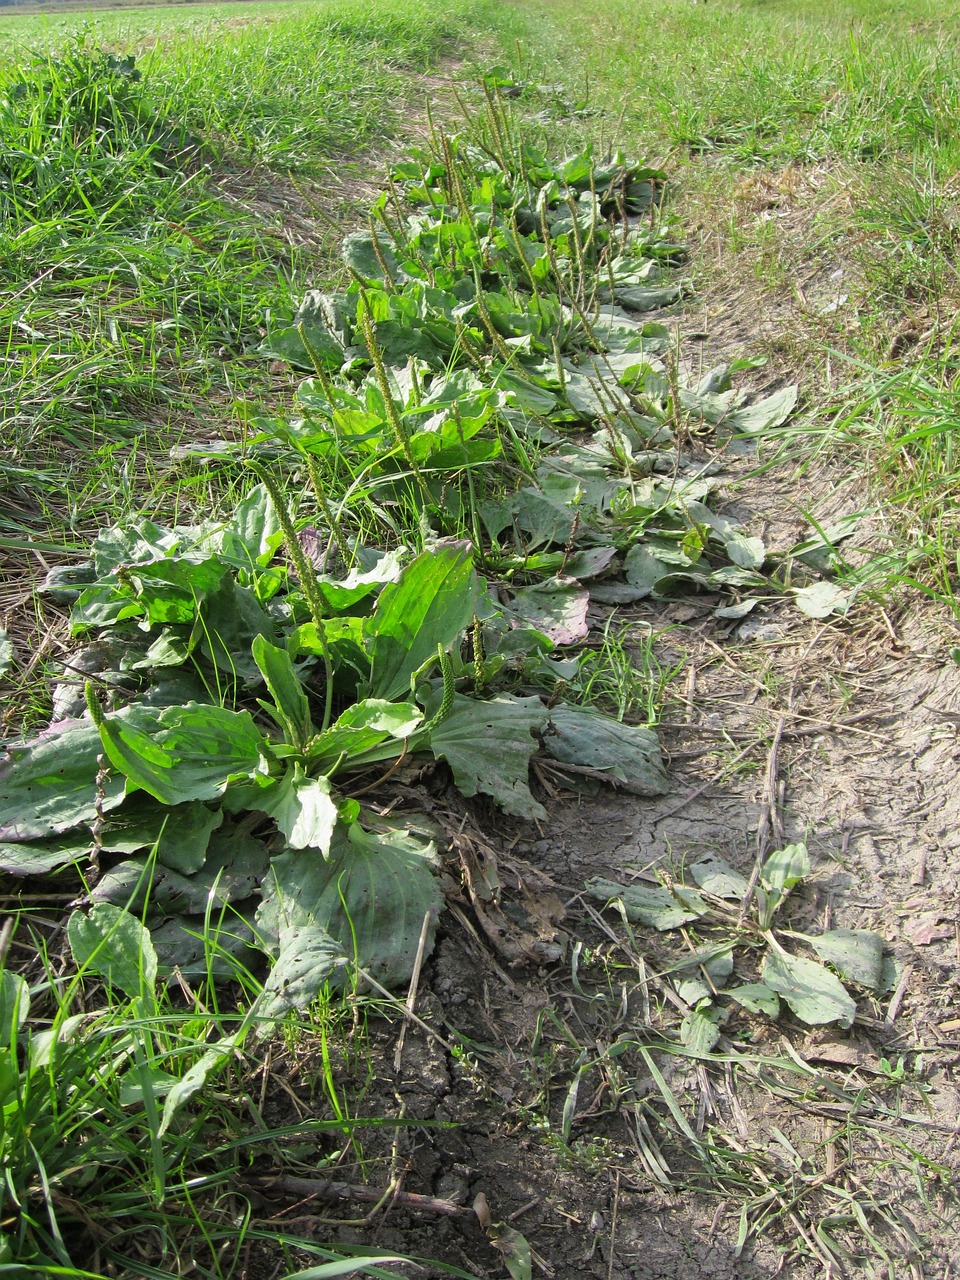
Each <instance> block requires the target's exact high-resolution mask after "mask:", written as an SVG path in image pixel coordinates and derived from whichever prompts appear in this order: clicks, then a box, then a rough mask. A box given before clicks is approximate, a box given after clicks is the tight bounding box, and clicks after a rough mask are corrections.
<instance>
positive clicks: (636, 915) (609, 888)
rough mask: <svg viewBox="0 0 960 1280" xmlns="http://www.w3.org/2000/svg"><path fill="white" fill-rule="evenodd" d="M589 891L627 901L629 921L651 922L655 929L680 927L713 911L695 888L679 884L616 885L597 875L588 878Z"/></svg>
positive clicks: (611, 900) (604, 898) (599, 896)
mask: <svg viewBox="0 0 960 1280" xmlns="http://www.w3.org/2000/svg"><path fill="white" fill-rule="evenodd" d="M586 890H587V893H589V895H590V897H591V898H596V899H597V900H598V901H600V902H604V903H608V904H610V903H618V902H622V903H623V910H624V912H625V913H626V916H627V919H628V920H633V921H635V922H636V923H637V924H644V925H647V926H648V927H649V928H651V929H659V930H660V931H661V932H662V931H663V930H665V929H677V928H679V927H680V925H682V924H686V923H687V922H688V921H690V920H696V919H698V918H699V917H700V916H702V915H705V914H706V913H707V911H708V910H709V908H708V906H707V904H706V902H704V900H703V898H701V897H700V895H699V893H697V892H696V890H694V889H685V888H683V887H681V886H680V885H675V886H674V888H673V889H672V890H670V889H665V888H663V887H662V886H661V885H649V884H630V885H624V884H616V883H614V881H612V880H603V879H601V878H600V877H596V878H594V879H593V880H588V881H587V884H586Z"/></svg>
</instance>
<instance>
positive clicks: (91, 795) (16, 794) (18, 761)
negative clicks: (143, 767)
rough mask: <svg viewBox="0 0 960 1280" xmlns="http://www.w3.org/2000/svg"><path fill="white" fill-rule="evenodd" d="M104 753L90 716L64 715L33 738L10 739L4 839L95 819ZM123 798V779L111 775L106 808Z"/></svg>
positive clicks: (0, 779) (0, 778)
mask: <svg viewBox="0 0 960 1280" xmlns="http://www.w3.org/2000/svg"><path fill="white" fill-rule="evenodd" d="M102 753H103V746H102V744H101V741H100V734H99V733H98V732H97V729H96V726H95V725H94V724H93V722H92V721H91V720H88V719H82V720H61V721H60V722H58V723H57V724H53V725H51V726H50V728H49V729H45V730H44V732H43V733H41V734H40V735H39V736H38V737H36V738H33V739H31V740H29V741H27V742H11V743H8V744H7V745H6V749H5V755H4V756H3V758H0V841H15V840H42V839H43V838H44V837H45V836H49V835H52V834H53V833H54V832H60V831H67V830H69V829H70V828H71V827H75V826H78V825H79V824H80V823H82V822H92V821H93V820H94V819H95V818H96V816H97V785H96V778H97V759H98V757H99V756H100V755H101V754H102ZM122 802H123V779H122V778H117V777H116V776H115V775H113V776H111V777H108V779H107V781H106V782H105V784H104V795H103V800H102V808H103V810H104V811H109V810H110V809H115V808H116V807H117V805H118V804H121V803H122ZM65 861H69V859H65Z"/></svg>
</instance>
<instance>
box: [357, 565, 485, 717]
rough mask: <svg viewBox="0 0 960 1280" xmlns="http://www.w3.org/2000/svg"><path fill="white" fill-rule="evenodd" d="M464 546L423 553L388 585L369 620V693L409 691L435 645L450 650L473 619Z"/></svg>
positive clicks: (471, 579) (389, 695)
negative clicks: (416, 673) (397, 578)
mask: <svg viewBox="0 0 960 1280" xmlns="http://www.w3.org/2000/svg"><path fill="white" fill-rule="evenodd" d="M472 561H473V555H472V552H471V550H470V548H469V546H468V545H465V544H463V543H455V544H452V545H449V546H445V547H442V548H440V549H439V550H437V551H425V552H423V553H422V554H421V555H419V556H418V557H417V558H416V560H414V561H413V562H412V564H409V565H408V566H407V568H406V569H405V570H404V571H403V573H402V574H401V576H400V581H399V582H395V583H388V584H387V585H386V586H385V587H384V588H383V590H382V591H381V593H380V597H379V599H378V600H377V607H376V609H375V611H374V613H373V615H372V616H371V617H370V618H369V619H368V620H367V624H366V627H365V631H366V634H367V635H368V636H369V637H370V645H369V649H370V665H371V670H370V681H369V687H368V690H367V692H368V693H369V694H370V695H371V696H373V697H377V698H385V699H387V700H388V701H393V700H394V699H396V698H401V697H403V696H404V695H406V694H409V692H410V677H411V676H412V675H413V673H414V672H415V671H418V670H419V669H420V668H421V667H422V666H423V664H424V663H425V662H426V661H427V659H428V658H431V657H433V656H434V655H435V654H436V652H437V647H438V646H441V647H442V648H443V649H444V650H449V649H451V648H452V647H453V646H454V645H455V644H456V643H457V641H458V639H459V637H460V635H461V634H462V632H463V631H464V630H465V629H466V627H467V626H469V624H470V621H471V619H472V618H473V611H474V606H475V603H476V598H477V581H476V575H475V574H474V572H473V564H472Z"/></svg>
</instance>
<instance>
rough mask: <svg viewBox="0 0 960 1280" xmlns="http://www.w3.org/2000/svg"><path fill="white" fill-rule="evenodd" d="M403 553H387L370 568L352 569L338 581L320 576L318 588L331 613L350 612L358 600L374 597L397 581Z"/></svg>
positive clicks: (337, 579)
mask: <svg viewBox="0 0 960 1280" xmlns="http://www.w3.org/2000/svg"><path fill="white" fill-rule="evenodd" d="M402 557H403V552H402V551H399V550H398V551H388V552H386V554H385V555H383V556H381V557H380V558H379V559H378V560H377V562H376V564H375V565H374V566H373V567H372V568H370V569H351V570H350V572H349V573H348V574H345V575H344V576H343V577H341V578H332V577H328V576H325V575H324V574H319V575H318V576H317V587H318V588H319V590H320V594H321V595H322V596H323V599H324V602H325V603H326V605H327V607H328V608H329V609H330V610H331V612H333V613H341V612H344V611H345V610H348V609H351V608H352V607H353V606H354V605H355V604H357V602H358V601H360V600H364V599H366V597H367V596H370V595H374V594H375V593H376V592H377V590H378V588H380V587H382V586H383V585H384V584H385V583H387V582H396V581H397V579H398V578H399V577H400V573H401V568H400V565H401V560H402Z"/></svg>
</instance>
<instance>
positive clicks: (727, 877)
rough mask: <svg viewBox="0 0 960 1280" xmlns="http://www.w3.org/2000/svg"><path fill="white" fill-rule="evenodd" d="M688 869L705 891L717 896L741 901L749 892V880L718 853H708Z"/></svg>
mask: <svg viewBox="0 0 960 1280" xmlns="http://www.w3.org/2000/svg"><path fill="white" fill-rule="evenodd" d="M687 870H688V871H689V872H690V875H691V876H692V877H693V879H694V880H695V881H696V883H697V884H698V885H699V886H700V888H701V889H703V891H704V892H705V893H712V894H713V896H714V897H715V898H731V899H734V900H736V901H739V900H740V899H741V898H742V897H743V895H744V894H745V893H746V892H747V880H746V877H745V876H742V875H741V874H740V872H739V871H734V869H733V867H731V866H730V864H729V863H727V862H724V860H723V858H718V857H717V856H716V854H712V853H711V854H708V855H707V856H706V857H705V858H701V859H700V861H699V862H695V863H693V865H692V866H690V867H688V868H687Z"/></svg>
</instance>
